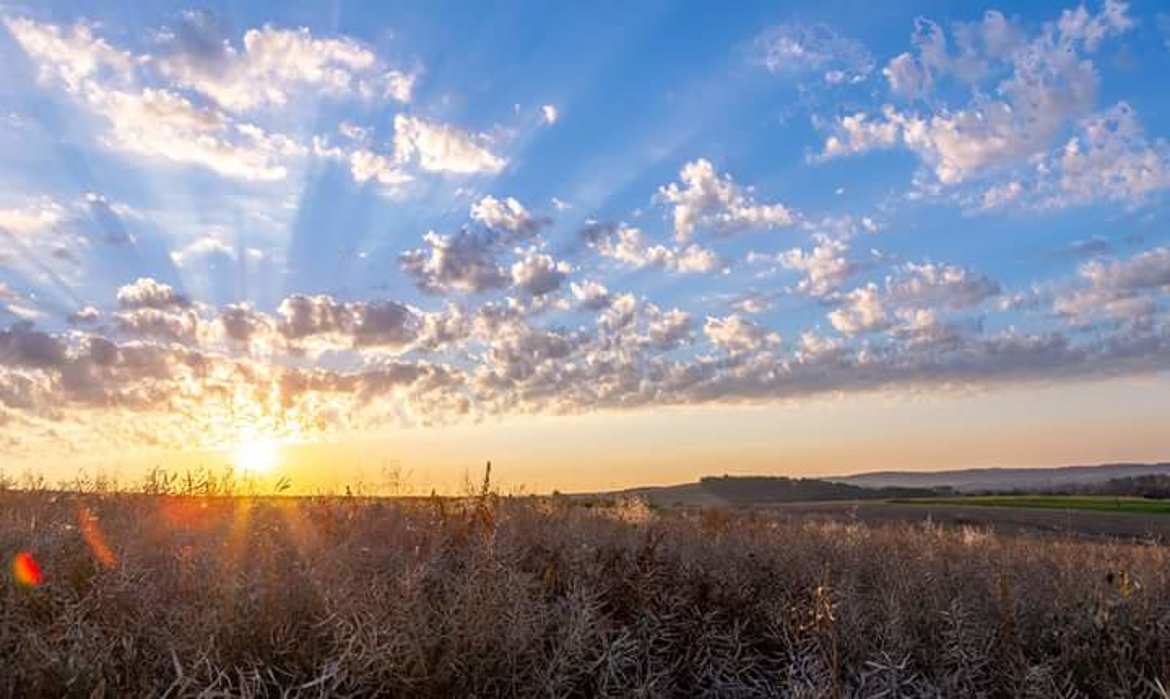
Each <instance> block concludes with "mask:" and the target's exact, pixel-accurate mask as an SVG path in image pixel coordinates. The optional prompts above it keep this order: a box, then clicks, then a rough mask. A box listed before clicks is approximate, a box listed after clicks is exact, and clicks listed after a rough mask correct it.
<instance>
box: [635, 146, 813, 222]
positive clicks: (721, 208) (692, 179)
mask: <svg viewBox="0 0 1170 699" xmlns="http://www.w3.org/2000/svg"><path fill="white" fill-rule="evenodd" d="M679 180H680V181H681V183H682V184H681V186H680V184H679V183H677V182H672V183H670V184H668V185H666V186H663V187H659V188H658V194H657V195H656V197H655V198H656V199H657V200H658V201H660V202H662V203H664V204H667V205H670V206H672V207H673V208H674V213H673V218H674V232H675V237H676V238H677V239H678V240H679V242H686V241H688V240H690V239H691V238H692V237H693V236H694V234H695V231H696V229H705V230H710V231H712V232H713V233H715V234H716V235H732V234H734V233H738V232H740V231H745V230H758V229H767V228H777V227H785V226H791V225H793V223H795V222H796V216H795V214H794V213H793V212H792V211H791V210H789V209H788V208H787V207H785V206H784V205H783V204H758V203H756V201H755V199H754V198H753V196H752V192H751V190H750V189H745V188H743V187H740V186H739V185H737V184H735V182H733V181H732V179H731V177H730V176H729V175H722V176H721V175H720V174H719V173H718V172H716V171H715V166H714V165H712V164H711V162H710V161H708V160H705V159H702V158H700V159H698V160H695V161H693V162H690V163H687V164H686V165H684V166H683V168H682V170H680V171H679Z"/></svg>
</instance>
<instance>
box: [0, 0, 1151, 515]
mask: <svg viewBox="0 0 1170 699" xmlns="http://www.w3.org/2000/svg"><path fill="white" fill-rule="evenodd" d="M594 5H596V4H594ZM0 62H2V67H0V77H2V79H0V469H3V470H4V471H5V472H7V473H9V474H15V473H22V472H35V473H43V474H45V475H46V476H47V477H49V478H51V479H61V478H68V477H71V476H72V475H74V474H77V473H85V474H97V473H101V474H115V475H117V476H119V477H120V478H124V479H127V480H132V479H133V478H136V477H137V476H138V475H140V474H141V473H142V472H143V471H144V470H145V469H147V468H151V467H162V468H166V469H170V470H182V469H185V468H194V467H196V466H205V467H209V468H210V467H216V468H218V467H221V466H223V465H235V466H237V467H239V468H243V469H249V468H251V469H255V470H257V471H260V470H264V471H265V473H264V475H267V476H275V475H278V474H279V475H282V476H286V477H289V478H291V479H292V481H293V482H294V483H295V484H296V485H297V486H298V487H300V488H302V489H310V488H331V487H337V486H339V485H340V484H344V483H352V482H361V483H367V484H372V485H376V484H378V483H381V482H383V480H384V479H386V478H387V474H388V473H391V474H398V475H399V476H401V475H403V474H406V475H408V476H409V479H410V481H411V483H412V487H416V488H420V489H423V490H429V489H430V488H431V487H435V488H437V489H440V490H444V489H451V488H455V487H457V485H458V483H460V482H461V480H462V478H463V476H464V474H465V473H473V474H474V473H478V472H479V469H480V468H481V464H482V463H483V462H484V461H486V460H488V459H491V460H493V462H494V463H495V467H496V476H497V478H498V479H499V480H500V482H502V483H504V484H505V485H507V486H508V487H510V488H513V489H517V490H519V489H521V488H524V489H527V490H529V491H535V492H541V491H547V490H550V489H553V488H558V489H562V490H586V489H598V488H611V487H622V486H627V485H636V484H644V483H662V482H680V481H685V480H689V479H692V478H694V477H696V476H699V475H704V474H711V473H716V474H717V473H776V474H788V475H826V474H841V473H853V472H859V471H865V470H872V469H889V468H907V469H933V468H955V467H963V466H992V465H1002V466H1021V465H1027V466H1038V465H1056V464H1063V463H1088V462H1100V461H1110V460H1158V459H1170V435H1168V434H1167V430H1166V429H1165V422H1166V420H1165V416H1166V415H1168V414H1170V371H1168V368H1170V311H1168V301H1170V298H1168V297H1170V229H1168V227H1167V213H1168V204H1170V196H1168V191H1170V141H1168V140H1167V138H1170V90H1168V89H1167V87H1170V84H1168V82H1167V78H1166V77H1165V76H1167V75H1170V10H1167V9H1166V8H1165V6H1164V5H1162V4H1160V3H1157V2H1151V1H1135V2H1133V3H1124V2H1117V1H1113V0H1109V1H1106V2H1103V3H1098V2H1088V3H1086V4H1081V5H1078V4H1072V3H1060V2H1058V3H1046V2H1045V3H1041V2H1027V3H1022V2H1015V3H1012V2H1007V3H998V4H988V5H985V6H980V5H977V4H975V3H963V4H961V5H947V6H943V5H942V4H939V3H931V2H899V3H894V2H889V3H880V4H878V5H876V6H875V5H874V3H863V2H854V1H846V0H827V1H821V2H815V3H812V2H802V3H774V2H766V3H765V2H758V3H757V2H742V3H735V4H734V6H733V7H731V6H727V5H726V4H722V5H721V4H718V3H689V2H644V3H622V4H617V3H615V4H604V3H603V4H601V6H592V5H590V6H587V5H580V6H573V5H566V6H558V4H555V3H539V2H531V3H523V2H500V3H449V2H403V3H393V4H391V3H345V2H333V3H327V2H326V3H319V2H281V3H258V2H257V3H238V4H237V3H230V4H229V3H221V2H212V3H206V4H203V5H201V6H195V7H193V6H190V5H187V4H175V3H169V2H158V3H149V4H147V5H145V6H137V5H135V6H131V5H128V4H126V3H110V2H96V3H95V2H86V3H76V2H53V1H50V2H37V3H20V2H5V1H0ZM257 454H260V455H261V456H260V457H257V456H256V455H257Z"/></svg>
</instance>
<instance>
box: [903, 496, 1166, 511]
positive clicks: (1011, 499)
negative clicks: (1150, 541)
mask: <svg viewBox="0 0 1170 699" xmlns="http://www.w3.org/2000/svg"><path fill="white" fill-rule="evenodd" d="M890 502H897V503H906V504H911V505H977V506H981V507H1024V508H1029V509H1043V510H1092V511H1094V512H1130V513H1134V514H1170V500H1150V499H1147V498H1137V497H1113V496H1109V495H965V496H963V495H960V496H955V497H938V498H900V499H897V500H891V501H890Z"/></svg>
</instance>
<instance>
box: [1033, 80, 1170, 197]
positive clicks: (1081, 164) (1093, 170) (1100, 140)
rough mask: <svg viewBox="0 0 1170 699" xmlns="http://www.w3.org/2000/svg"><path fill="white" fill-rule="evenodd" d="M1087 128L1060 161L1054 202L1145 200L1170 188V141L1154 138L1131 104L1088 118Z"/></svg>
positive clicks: (1083, 129) (1065, 150)
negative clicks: (1155, 139)
mask: <svg viewBox="0 0 1170 699" xmlns="http://www.w3.org/2000/svg"><path fill="white" fill-rule="evenodd" d="M1081 132H1082V135H1081V136H1079V137H1074V138H1072V139H1070V140H1069V141H1068V143H1066V144H1065V146H1064V149H1063V151H1062V152H1061V153H1060V155H1059V157H1058V158H1057V160H1056V168H1055V169H1056V171H1057V172H1058V173H1059V174H1058V177H1059V189H1060V191H1059V193H1058V194H1056V195H1054V197H1053V198H1052V199H1051V200H1050V202H1049V203H1050V204H1053V205H1068V204H1071V203H1087V202H1091V201H1095V200H1106V201H1115V202H1122V203H1129V204H1139V203H1142V202H1143V201H1145V200H1146V199H1147V198H1148V197H1149V195H1150V194H1151V193H1152V192H1155V191H1158V190H1163V189H1167V188H1170V144H1167V143H1166V141H1163V140H1159V141H1155V142H1150V141H1148V140H1147V139H1146V137H1145V133H1144V131H1143V129H1142V127H1141V124H1139V123H1138V120H1137V115H1136V114H1135V113H1134V111H1133V109H1132V108H1131V107H1130V106H1129V105H1128V104H1126V103H1125V102H1119V103H1118V104H1116V105H1115V106H1113V107H1112V108H1110V109H1109V110H1107V111H1105V112H1104V113H1102V114H1099V115H1094V116H1092V117H1089V118H1087V119H1085V120H1084V122H1083V124H1082V130H1081Z"/></svg>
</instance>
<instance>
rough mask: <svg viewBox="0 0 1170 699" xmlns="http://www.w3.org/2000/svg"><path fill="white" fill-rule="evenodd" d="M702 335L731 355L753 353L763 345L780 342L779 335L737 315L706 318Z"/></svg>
mask: <svg viewBox="0 0 1170 699" xmlns="http://www.w3.org/2000/svg"><path fill="white" fill-rule="evenodd" d="M703 334H704V335H706V336H707V339H708V340H710V341H711V342H712V343H713V344H715V346H717V347H719V348H720V349H724V350H726V351H728V352H730V353H732V354H738V353H741V352H755V351H758V350H760V349H762V348H763V347H764V346H765V345H769V344H778V343H779V342H780V336H779V335H777V334H775V333H769V332H768V331H767V330H766V329H764V328H763V327H761V326H759V325H757V324H756V323H753V322H752V321H750V320H748V319H747V318H744V317H743V316H741V315H739V314H738V313H733V314H731V315H729V316H724V317H723V318H718V317H715V316H708V317H707V322H706V323H705V324H704V325H703Z"/></svg>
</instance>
